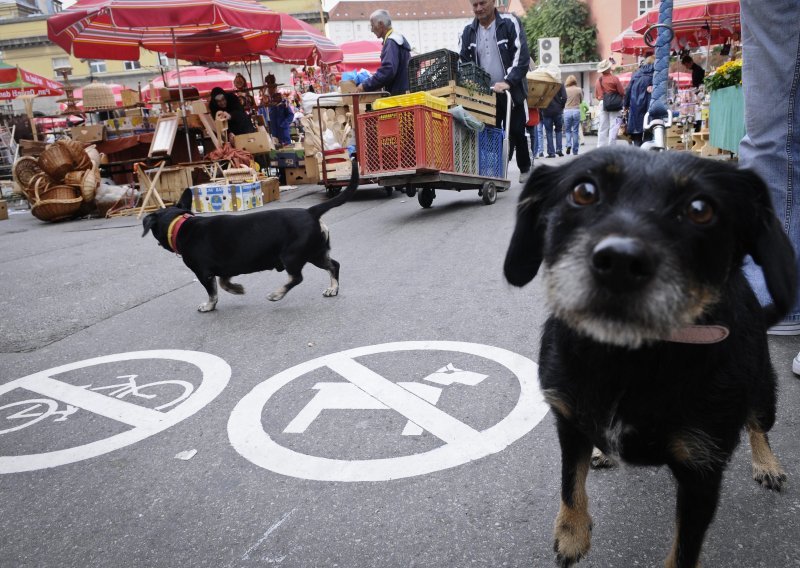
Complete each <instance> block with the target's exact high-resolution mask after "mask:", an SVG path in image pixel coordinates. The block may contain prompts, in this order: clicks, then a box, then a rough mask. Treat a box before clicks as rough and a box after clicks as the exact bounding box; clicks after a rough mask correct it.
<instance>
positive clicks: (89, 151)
mask: <svg viewBox="0 0 800 568" xmlns="http://www.w3.org/2000/svg"><path fill="white" fill-rule="evenodd" d="M83 151H84V152H85V153H86V155H87V156H89V159H90V160H91V161H92V164H94V167H97V166H99V165H100V152H99V151H98V150H97V146H95V145H94V144H92V145H90V146H87V147H86V148H84V149H83Z"/></svg>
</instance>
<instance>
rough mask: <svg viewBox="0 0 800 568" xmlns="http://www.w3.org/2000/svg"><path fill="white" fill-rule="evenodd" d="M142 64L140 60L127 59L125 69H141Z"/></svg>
mask: <svg viewBox="0 0 800 568" xmlns="http://www.w3.org/2000/svg"><path fill="white" fill-rule="evenodd" d="M141 68H142V64H141V63H139V62H138V61H126V62H125V71H134V70H136V69H141Z"/></svg>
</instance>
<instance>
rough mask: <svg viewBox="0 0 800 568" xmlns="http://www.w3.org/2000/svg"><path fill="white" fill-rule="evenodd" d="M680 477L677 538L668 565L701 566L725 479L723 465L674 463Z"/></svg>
mask: <svg viewBox="0 0 800 568" xmlns="http://www.w3.org/2000/svg"><path fill="white" fill-rule="evenodd" d="M670 469H671V470H672V473H673V475H675V479H676V480H677V481H678V498H677V511H676V514H675V525H676V526H675V539H674V540H673V542H672V550H671V551H670V553H669V556H668V557H667V559H666V561H665V562H664V566H665V568H698V567H699V566H700V562H699V560H700V548H701V547H702V545H703V538H704V537H705V534H706V530H708V526H709V525H710V524H711V521H712V519H713V518H714V512H715V511H716V510H717V502H718V501H719V491H720V485H721V483H722V468H713V467H706V468H699V467H697V466H696V465H693V464H671V465H670Z"/></svg>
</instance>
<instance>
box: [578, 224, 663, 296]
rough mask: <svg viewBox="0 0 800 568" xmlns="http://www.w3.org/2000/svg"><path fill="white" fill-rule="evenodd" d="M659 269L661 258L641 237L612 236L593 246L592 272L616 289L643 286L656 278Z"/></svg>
mask: <svg viewBox="0 0 800 568" xmlns="http://www.w3.org/2000/svg"><path fill="white" fill-rule="evenodd" d="M657 269H658V258H657V257H656V255H654V254H653V253H652V251H650V250H649V248H648V247H647V246H646V245H645V243H644V242H642V241H641V240H640V239H636V238H632V237H620V236H609V237H605V238H604V239H603V240H601V241H600V242H599V243H597V245H595V247H594V249H593V250H592V256H591V271H592V274H593V275H594V276H595V278H597V280H598V282H599V283H600V284H602V285H603V286H605V287H606V288H608V290H610V291H611V292H614V293H625V292H634V291H636V290H639V289H641V288H642V287H643V286H645V285H646V284H648V283H649V282H650V281H651V280H652V279H653V277H654V276H655V274H656V271H657Z"/></svg>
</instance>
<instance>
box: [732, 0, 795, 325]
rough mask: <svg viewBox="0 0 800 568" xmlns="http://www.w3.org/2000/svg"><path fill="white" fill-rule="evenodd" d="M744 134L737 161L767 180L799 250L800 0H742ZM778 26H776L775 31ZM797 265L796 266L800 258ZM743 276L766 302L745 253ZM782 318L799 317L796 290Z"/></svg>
mask: <svg viewBox="0 0 800 568" xmlns="http://www.w3.org/2000/svg"><path fill="white" fill-rule="evenodd" d="M741 12H742V49H743V53H742V60H743V65H744V67H743V68H742V85H743V88H744V107H745V113H744V120H745V131H746V134H745V137H744V138H742V141H741V143H740V145H739V164H740V166H742V167H747V168H751V169H753V170H755V171H756V172H757V173H758V174H759V175H760V176H761V177H762V178H763V179H764V181H765V182H766V184H767V187H769V190H770V195H771V197H772V204H773V206H774V207H775V213H776V214H777V215H778V219H779V220H780V222H781V224H782V225H783V228H784V230H785V231H786V233H787V234H788V235H789V240H790V241H791V242H792V244H793V245H794V248H795V252H800V27H798V26H797V25H791V26H789V25H787V23H788V22H795V23H797V22H798V21H800V2H798V1H797V0H772V1H771V2H770V3H769V7H768V8H766V7H765V5H764V4H763V0H741ZM778 30H780V31H778ZM797 268H798V269H799V270H800V264H798V266H797ZM744 272H745V276H747V279H748V281H749V282H750V285H751V286H752V287H753V290H754V291H755V293H756V296H758V299H759V301H760V302H761V303H762V304H767V303H769V302H770V296H769V292H767V289H766V285H765V283H764V277H763V275H762V273H761V269H760V268H759V267H758V266H757V265H756V264H754V263H753V262H752V259H750V258H749V257H748V259H747V261H746V262H745V266H744ZM784 322H786V323H788V322H798V323H800V296H798V301H796V302H795V305H794V308H793V309H792V311H791V312H790V313H789V315H788V316H787V317H786V319H785V320H784Z"/></svg>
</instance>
